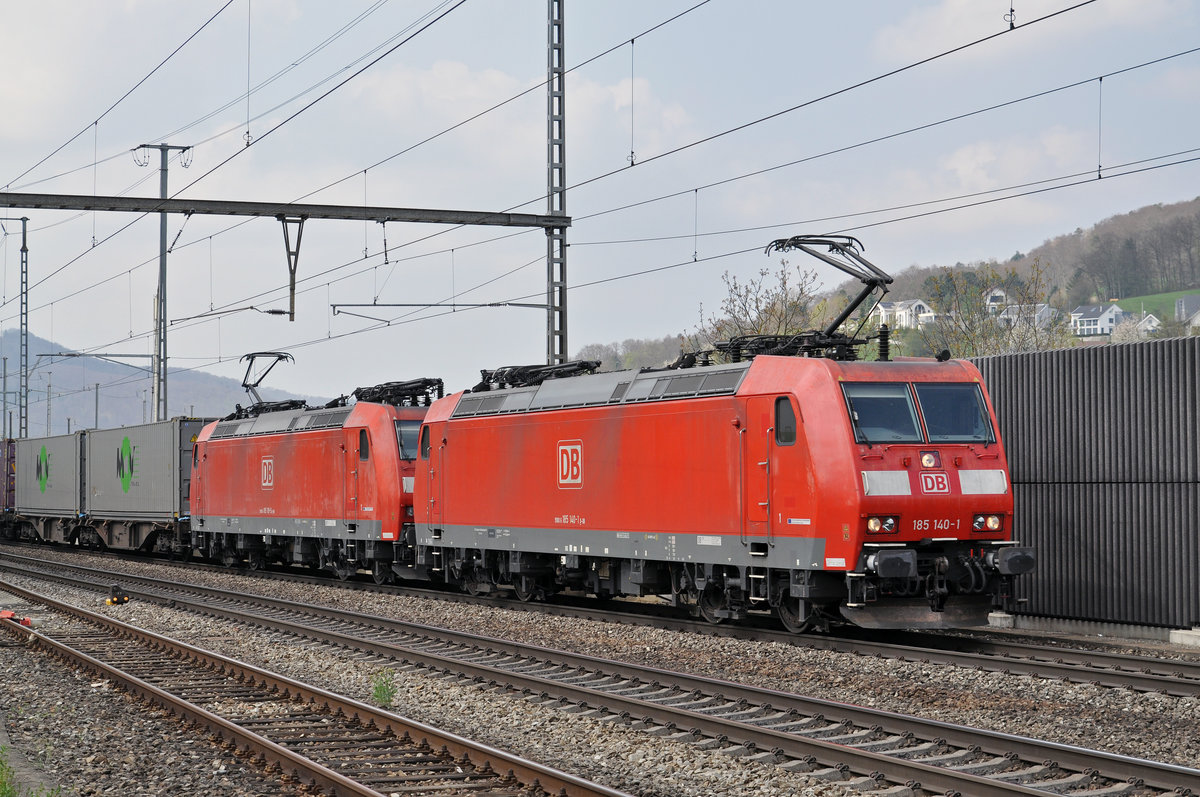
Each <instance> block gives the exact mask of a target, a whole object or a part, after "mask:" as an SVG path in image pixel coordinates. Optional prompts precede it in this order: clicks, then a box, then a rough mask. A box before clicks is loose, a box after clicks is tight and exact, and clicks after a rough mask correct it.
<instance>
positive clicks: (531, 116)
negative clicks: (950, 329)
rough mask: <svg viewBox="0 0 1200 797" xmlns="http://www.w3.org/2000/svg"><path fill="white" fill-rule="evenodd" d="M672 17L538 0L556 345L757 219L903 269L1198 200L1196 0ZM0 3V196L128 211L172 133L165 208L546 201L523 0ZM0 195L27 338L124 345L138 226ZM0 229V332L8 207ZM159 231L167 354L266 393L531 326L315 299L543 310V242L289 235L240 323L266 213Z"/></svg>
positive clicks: (600, 328)
mask: <svg viewBox="0 0 1200 797" xmlns="http://www.w3.org/2000/svg"><path fill="white" fill-rule="evenodd" d="M698 2H699V0H682V1H679V0H656V2H634V1H633V0H629V1H623V0H570V2H567V3H566V35H565V38H564V41H565V45H566V64H567V66H568V67H570V68H572V71H571V72H570V74H569V75H568V78H567V98H566V111H567V123H566V130H567V161H568V165H567V183H568V186H569V189H568V193H567V211H568V213H569V214H570V215H571V216H572V218H573V225H572V227H571V229H570V231H569V233H568V241H569V243H570V249H569V257H568V277H569V282H570V284H571V286H572V290H571V292H570V298H569V310H568V318H569V336H570V337H569V341H570V349H571V351H572V352H574V351H576V350H578V349H579V348H580V347H581V346H583V345H584V344H587V343H610V342H614V341H620V340H624V339H626V338H632V337H661V336H664V335H671V334H678V333H681V332H685V331H689V330H691V329H692V328H693V327H694V326H695V325H696V323H697V321H698V319H699V315H700V308H701V306H702V305H703V306H704V308H705V309H706V311H711V310H713V309H715V308H716V307H717V306H718V304H719V302H720V299H721V297H722V294H723V286H722V283H721V275H722V273H723V272H725V271H729V272H731V273H733V274H736V275H738V276H740V277H750V276H753V275H754V274H755V273H757V271H758V270H759V269H761V268H764V267H772V266H773V264H774V261H772V259H770V258H768V257H767V256H765V255H764V254H763V253H762V248H763V247H764V246H765V245H766V244H767V243H768V242H769V241H771V240H772V239H775V238H779V237H785V236H790V235H795V234H799V233H831V232H845V233H849V234H853V235H855V236H857V237H859V238H860V239H861V240H862V241H863V243H864V244H865V246H866V254H867V256H868V257H869V258H871V259H872V260H873V261H874V262H875V263H876V264H878V265H879V266H881V267H882V268H884V269H885V270H887V271H891V272H898V271H901V270H903V269H904V268H906V267H908V266H910V265H913V264H920V265H934V264H942V265H946V264H953V263H955V262H959V261H962V262H970V261H974V260H980V259H986V258H998V259H1006V258H1008V257H1010V256H1011V255H1012V254H1013V253H1014V252H1016V251H1028V250H1029V249H1031V248H1033V247H1035V246H1037V245H1038V244H1040V243H1042V242H1043V241H1045V240H1046V239H1048V238H1050V237H1053V236H1056V235H1059V234H1063V233H1067V232H1070V231H1072V230H1074V229H1076V228H1079V227H1083V228H1086V227H1089V226H1091V225H1093V224H1095V223H1096V222H1098V221H1100V220H1102V219H1104V218H1107V217H1109V216H1113V215H1116V214H1120V213H1125V212H1128V211H1131V210H1134V209H1136V208H1139V207H1141V206H1144V205H1147V204H1153V203H1170V202H1176V201H1181V200H1187V199H1192V198H1195V197H1196V196H1197V195H1198V194H1200V163H1198V162H1196V161H1194V160H1193V159H1195V158H1197V157H1198V156H1200V150H1198V149H1197V148H1200V125H1198V123H1197V115H1198V114H1200V52H1188V51H1189V50H1193V49H1194V48H1197V47H1200V5H1197V4H1196V3H1194V2H1191V0H1095V2H1091V3H1080V4H1079V5H1078V6H1077V7H1076V5H1075V4H1073V3H1071V2H1068V1H1067V0H1011V2H1010V1H1009V0H936V1H935V0H930V1H929V2H905V3H896V2H887V1H886V0H875V1H868V0H859V1H854V2H844V3H817V2H783V1H782V0H779V1H777V2H768V1H767V0H756V1H754V2H741V1H739V2H734V0H709V2H702V3H699V5H697V3H698ZM1010 9H1011V10H1012V11H1013V12H1014V14H1015V22H1016V27H1015V28H1014V29H1012V30H1010V26H1009V21H1008V20H1007V19H1006V16H1007V15H1008V14H1009V12H1010ZM4 12H5V14H4V31H5V37H4V46H3V48H0V64H2V65H3V68H4V71H5V74H6V79H5V80H4V81H0V104H2V106H3V112H2V113H0V190H4V191H9V192H30V193H66V194H97V195H116V194H129V195H134V196H156V195H157V193H158V188H159V186H158V171H157V169H156V168H155V167H156V166H157V157H158V154H157V152H155V153H153V156H152V158H151V164H150V165H149V166H145V167H143V166H139V165H138V162H137V159H136V158H135V156H134V153H133V152H132V151H133V150H134V149H135V148H136V147H137V146H138V145H140V144H144V143H154V144H159V143H167V144H172V145H180V146H191V147H193V149H192V151H191V152H190V153H189V161H190V163H189V164H188V168H184V163H182V162H181V161H179V160H178V159H173V160H172V163H171V166H170V193H171V194H172V195H173V196H177V197H179V198H195V199H225V200H251V201H271V202H289V201H305V202H321V203H335V204H353V205H362V204H367V205H373V206H394V207H413V208H444V209H462V210H496V211H498V210H513V211H519V212H527V213H544V212H545V211H546V201H545V189H546V165H545V160H546V144H545V135H546V99H545V91H544V88H542V86H541V84H542V83H543V82H544V81H545V78H546V61H547V58H546V19H545V15H546V3H545V2H542V0H465V2H461V3H459V2H458V0H449V1H448V2H439V0H420V2H418V1H417V0H390V1H389V0H379V2H371V1H370V0H361V1H360V2H342V3H324V2H315V0H232V1H231V2H228V3H226V2H225V0H205V1H204V2H201V1H199V0H197V1H196V2H190V3H173V2H166V0H159V1H157V2H148V1H146V0H123V1H122V2H99V0H88V1H84V0H73V1H71V0H42V1H41V2H37V3H19V4H18V3H7V4H5V8H4ZM189 37H191V38H190V40H189ZM389 51H390V52H389ZM381 56H382V57H381ZM376 59H378V60H377V62H376V63H373V64H372V63H371V62H372V61H376ZM164 60H165V63H164ZM160 65H161V66H160ZM576 67H577V68H576ZM1100 78H1103V80H1101V79H1100ZM248 87H249V96H247V93H248V92H247V89H248ZM514 98H515V99H514ZM495 106H499V107H496V108H495V109H494V110H490V111H489V109H492V108H494V107H495ZM247 134H249V139H250V141H251V145H250V146H247V145H246V138H247ZM631 156H632V161H631ZM631 162H632V165H631ZM1098 171H1099V175H1101V177H1100V179H1097V173H1098ZM0 214H2V215H6V216H21V215H27V216H28V217H29V229H30V233H29V246H30V254H29V261H30V285H31V290H30V308H31V311H30V330H31V332H33V333H34V334H37V335H40V336H42V337H46V338H51V339H53V340H55V341H57V342H58V343H60V344H62V345H63V346H66V347H70V348H72V349H77V350H91V351H104V352H126V353H135V354H146V353H149V352H150V351H152V330H153V320H152V319H153V315H152V311H153V296H154V291H155V287H156V283H157V269H158V246H159V233H158V225H159V222H158V218H157V216H153V217H138V216H135V215H132V214H116V213H80V212H71V211H44V210H28V211H22V210H19V209H10V210H7V211H6V210H0ZM4 229H5V230H6V231H7V232H8V233H10V234H9V235H8V236H7V237H6V238H4V241H3V245H2V246H0V264H2V267H3V277H2V278H3V297H2V299H3V306H2V307H0V322H2V324H3V328H4V329H13V328H16V327H17V325H18V307H19V305H18V296H19V269H18V265H19V252H18V248H19V242H18V238H17V237H14V236H13V235H12V233H14V232H19V229H20V225H19V223H18V224H14V223H12V222H4ZM168 229H169V232H168V237H169V239H170V240H172V241H174V242H175V243H174V249H173V251H172V254H171V256H170V261H169V288H168V317H169V318H170V319H171V320H172V323H171V326H170V332H169V353H170V356H171V367H172V368H198V369H203V370H206V371H208V372H211V373H216V374H220V375H225V376H234V377H239V378H240V376H241V367H240V365H239V364H238V362H237V360H238V358H239V357H240V356H241V355H242V354H243V353H245V352H248V351H255V350H286V351H290V352H291V353H292V354H293V355H294V356H295V358H296V362H295V364H294V365H291V366H286V367H282V368H280V369H277V371H278V372H277V373H274V374H272V378H271V385H272V386H274V387H279V388H283V389H287V390H291V391H295V392H298V393H303V394H312V395H336V394H339V393H342V392H347V391H349V390H351V389H353V388H354V387H355V386H358V385H367V384H374V383H378V382H383V381H390V380H397V379H407V378H413V377H418V376H441V377H443V378H444V379H445V380H446V382H447V387H448V388H450V389H460V388H463V387H469V386H470V385H471V384H472V383H473V382H474V381H476V380H477V377H478V372H479V369H481V368H493V367H497V366H501V365H512V364H524V363H536V362H539V361H543V359H544V356H545V350H546V344H545V331H546V317H545V313H544V311H539V310H534V309H524V308H488V309H476V310H467V309H463V310H459V311H458V312H450V311H449V310H447V309H445V308H442V309H413V308H399V307H383V306H377V307H368V308H356V309H353V312H354V313H357V314H358V315H351V314H349V313H346V312H342V313H339V314H334V312H333V310H332V308H331V306H332V305H335V304H372V303H374V304H376V305H387V304H398V303H422V302H424V303H431V304H432V303H449V302H452V301H457V302H460V303H481V302H499V301H518V302H537V301H539V300H542V299H544V292H545V280H546V268H545V260H544V258H545V251H546V243H545V236H544V234H543V233H542V232H541V231H538V230H531V231H525V230H517V229H502V228H494V227H486V228H484V227H476V228H451V227H437V226H418V225H403V224H389V225H387V226H386V228H384V227H381V226H380V225H378V224H375V223H364V222H332V221H311V222H309V223H308V224H307V225H306V227H305V229H304V237H303V242H302V246H301V253H300V259H299V270H298V280H299V285H298V295H297V298H296V306H297V318H296V321H295V322H291V323H289V322H288V321H287V319H286V318H280V317H278V316H273V315H266V314H263V313H261V312H256V310H255V309H248V308H256V309H257V310H267V309H272V308H285V307H286V306H287V295H286V284H287V269H286V260H285V253H284V246H283V235H282V232H281V228H280V225H279V223H278V222H277V221H275V220H273V219H264V220H251V221H246V220H239V219H230V218H224V217H221V218H218V217H204V216H194V217H192V218H190V219H185V218H184V217H181V216H178V217H172V218H171V219H170V222H169V228H168ZM385 241H386V246H385ZM364 253H365V254H364ZM820 273H821V276H822V278H824V279H825V280H826V281H827V283H828V284H830V285H832V284H835V283H837V282H839V281H840V276H841V275H840V274H838V273H837V272H834V271H832V270H830V271H828V273H826V272H824V271H823V272H820ZM343 309H350V308H343ZM226 311H229V312H226ZM196 316H202V317H200V318H196ZM363 316H367V317H363ZM10 369H14V370H15V364H13V363H10ZM115 389H116V388H115V387H114V390H115ZM169 396H170V399H171V407H170V410H171V413H172V414H175V413H177V412H180V411H182V410H185V409H186V397H185V396H177V395H175V394H174V393H173V392H170V391H169Z"/></svg>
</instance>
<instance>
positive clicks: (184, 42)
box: [5, 0, 233, 187]
mask: <svg viewBox="0 0 1200 797" xmlns="http://www.w3.org/2000/svg"><path fill="white" fill-rule="evenodd" d="M232 4H233V0H228V2H226V3H225V5H223V6H221V7H220V8H219V9H217V13H215V14H213V15H212V16H211V17H209V18H208V21H207V22H205V23H204V24H203V25H201V26H200V27H199V28H197V29H196V30H195V31H194V32H193V33H192V35H191V36H188V37H187V38H186V39H184V41H183V43H182V44H180V45H179V46H178V47H176V48H175V49H174V50H172V51H171V54H170V55H168V56H167V57H166V58H164V59H163V60H162V62H161V63H160V64H159V65H158V66H156V67H154V68H153V69H151V70H150V71H149V72H148V73H147V74H146V75H145V77H143V78H142V79H141V80H139V81H138V82H137V83H135V84H134V85H133V87H132V88H131V89H129V90H128V91H126V92H125V93H124V94H122V95H121V97H120V99H118V100H117V101H116V102H114V103H113V104H112V105H110V106H109V107H108V110H106V111H104V113H102V114H100V115H99V116H97V117H96V119H95V121H92V122H88V123H87V124H86V125H85V126H84V128H83V129H82V130H80V131H79V132H78V133H76V134H75V135H73V136H71V137H70V138H69V139H67V140H66V141H65V142H63V143H62V144H60V145H59V146H58V147H57V148H55V149H54V151H53V152H51V153H50V154H49V155H46V156H45V157H44V158H42V159H41V160H40V161H38V162H37V163H35V164H33V165H32V166H30V167H29V168H28V169H26V170H25V171H23V172H21V173H20V174H19V175H17V176H16V177H14V178H13V179H11V180H9V181H8V182H7V183H5V186H6V187H7V186H10V185H12V184H13V183H15V182H16V181H17V180H20V179H21V178H22V177H24V176H25V175H27V174H29V173H30V172H32V171H33V170H34V169H36V168H37V167H39V166H41V165H42V164H43V163H45V162H46V161H48V160H50V159H51V158H53V157H54V156H55V155H57V154H58V153H59V152H62V150H63V149H64V148H66V147H67V146H69V145H70V144H71V142H73V141H75V140H76V139H77V138H79V137H80V136H82V135H83V134H84V133H86V132H87V131H88V130H90V129H91V127H92V125H94V124H96V123H97V122H99V121H100V120H102V119H103V118H104V117H105V116H108V114H109V113H111V112H112V111H113V110H114V109H115V108H116V107H117V106H118V105H120V104H121V103H122V102H124V101H125V100H126V99H127V98H128V97H129V95H131V94H133V92H135V91H137V90H138V88H140V87H141V85H142V84H143V83H145V82H146V81H147V80H149V79H150V78H151V77H153V76H154V74H155V73H156V72H158V70H160V69H162V68H163V67H164V66H166V64H167V62H168V61H170V60H171V59H172V58H174V57H175V56H176V55H177V54H178V53H179V51H180V50H182V49H183V48H184V47H186V46H187V44H188V42H190V41H191V40H192V39H194V38H196V37H197V36H199V35H200V33H201V32H202V31H203V30H204V29H205V28H207V27H208V26H209V25H210V24H211V23H212V21H213V20H215V19H216V18H217V17H219V16H220V15H221V12H223V11H224V10H225V9H227V8H229V6H230V5H232Z"/></svg>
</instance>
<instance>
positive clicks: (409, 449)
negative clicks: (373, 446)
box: [396, 420, 421, 459]
mask: <svg viewBox="0 0 1200 797" xmlns="http://www.w3.org/2000/svg"><path fill="white" fill-rule="evenodd" d="M420 433H421V422H420V421H418V420H412V421H396V442H397V443H399V444H400V459H416V458H417V436H418V435H419V434H420Z"/></svg>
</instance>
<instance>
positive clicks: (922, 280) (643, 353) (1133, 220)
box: [576, 198, 1200, 370]
mask: <svg viewBox="0 0 1200 797" xmlns="http://www.w3.org/2000/svg"><path fill="white" fill-rule="evenodd" d="M981 268H986V269H989V270H991V271H1003V272H1004V273H1007V272H1008V271H1009V269H1011V270H1012V271H1013V272H1015V274H1016V275H1017V276H1018V277H1020V278H1021V279H1020V280H1019V281H1026V282H1031V283H1034V284H1036V285H1038V287H1039V294H1040V295H1044V297H1045V300H1046V301H1048V302H1049V303H1050V304H1051V305H1052V306H1053V307H1055V308H1056V309H1057V310H1059V311H1060V313H1062V314H1063V315H1064V316H1066V315H1067V314H1069V313H1070V312H1071V310H1072V309H1074V308H1076V307H1078V306H1079V305H1083V304H1098V303H1103V302H1107V301H1109V300H1116V299H1127V298H1129V297H1136V296H1142V295H1146V294H1160V293H1169V292H1172V291H1195V292H1200V198H1197V199H1193V200H1191V201H1188V202H1179V203H1175V204H1170V205H1161V204H1160V205H1151V206H1148V207H1144V208H1140V209H1138V210H1134V211H1131V212H1129V213H1125V214H1122V215H1118V216H1113V217H1111V218H1108V219H1104V220H1103V221H1100V222H1099V223H1097V224H1096V225H1094V226H1093V227H1090V228H1089V229H1087V230H1084V229H1076V230H1075V231H1074V232H1070V233H1067V234H1065V235H1060V236H1058V237H1056V238H1052V239H1050V240H1048V241H1045V242H1043V243H1042V244H1040V245H1039V246H1036V247H1034V248H1033V249H1031V250H1030V251H1029V252H1027V253H1021V252H1016V253H1015V254H1012V255H1007V256H997V257H995V258H992V259H990V260H988V261H984V262H976V263H962V262H958V263H952V264H951V263H944V264H933V265H928V266H920V265H918V266H911V267H909V268H907V269H904V270H903V271H900V272H899V273H896V274H893V275H892V276H893V278H894V281H893V283H892V285H891V289H890V291H889V292H888V295H887V299H888V300H891V301H900V300H904V299H923V300H925V301H927V302H931V303H932V304H933V306H934V307H935V309H936V310H937V311H938V312H946V311H947V310H948V309H952V308H943V307H938V306H937V305H938V300H939V295H940V294H944V293H945V291H944V290H941V291H939V289H938V286H939V284H941V285H943V286H944V284H945V281H946V279H947V278H948V276H950V275H953V274H956V273H959V272H964V273H965V272H978V271H979V270H980V269H981ZM965 276H968V277H969V276H970V274H965ZM729 279H730V278H729V276H728V275H726V283H727V284H726V287H727V288H730V286H729V285H728V281H729ZM803 280H804V275H803V274H801V275H800V284H801V285H802V284H803ZM860 287H861V286H860V285H859V284H858V283H857V282H854V281H847V282H844V283H842V284H840V285H838V286H836V287H835V288H833V289H832V290H830V291H828V292H827V293H825V294H824V295H823V297H822V296H813V297H812V300H813V302H814V306H817V307H820V306H821V304H820V303H819V300H820V299H821V298H824V299H826V300H828V301H827V302H825V303H824V304H825V306H826V309H827V308H828V307H840V306H842V305H843V304H844V301H845V298H844V297H848V296H852V295H854V294H856V293H858V291H859V289H860ZM736 293H737V292H736V291H734V290H733V289H730V290H729V295H730V296H731V297H735V294H736ZM789 295H790V294H789ZM1038 300H1039V301H1040V300H1041V299H1040V296H1039V299H1038ZM723 309H726V310H727V309H728V308H723ZM1172 320H1173V319H1171V318H1160V321H1163V322H1171V321H1172ZM715 321H716V320H715V319H714V323H715ZM694 332H695V330H680V331H679V332H678V333H677V334H674V335H667V336H666V337H664V338H659V339H655V340H635V339H629V340H625V341H623V342H621V343H610V344H590V345H588V346H585V347H583V348H582V349H581V350H580V351H579V353H578V354H577V355H576V358H577V359H596V360H602V361H603V362H604V369H605V370H617V369H621V368H639V367H646V366H659V365H663V364H665V363H668V362H670V361H672V360H674V359H675V357H676V356H677V355H678V354H679V352H680V347H681V345H682V343H683V342H684V341H685V340H688V339H690V338H691V337H693V336H694V335H693V333H694ZM914 353H916V352H914Z"/></svg>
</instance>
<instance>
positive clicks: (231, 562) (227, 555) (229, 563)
mask: <svg viewBox="0 0 1200 797" xmlns="http://www.w3.org/2000/svg"><path fill="white" fill-rule="evenodd" d="M221 564H223V565H225V566H226V567H236V566H237V565H238V554H237V551H235V550H234V549H233V548H225V549H223V550H222V551H221Z"/></svg>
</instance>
